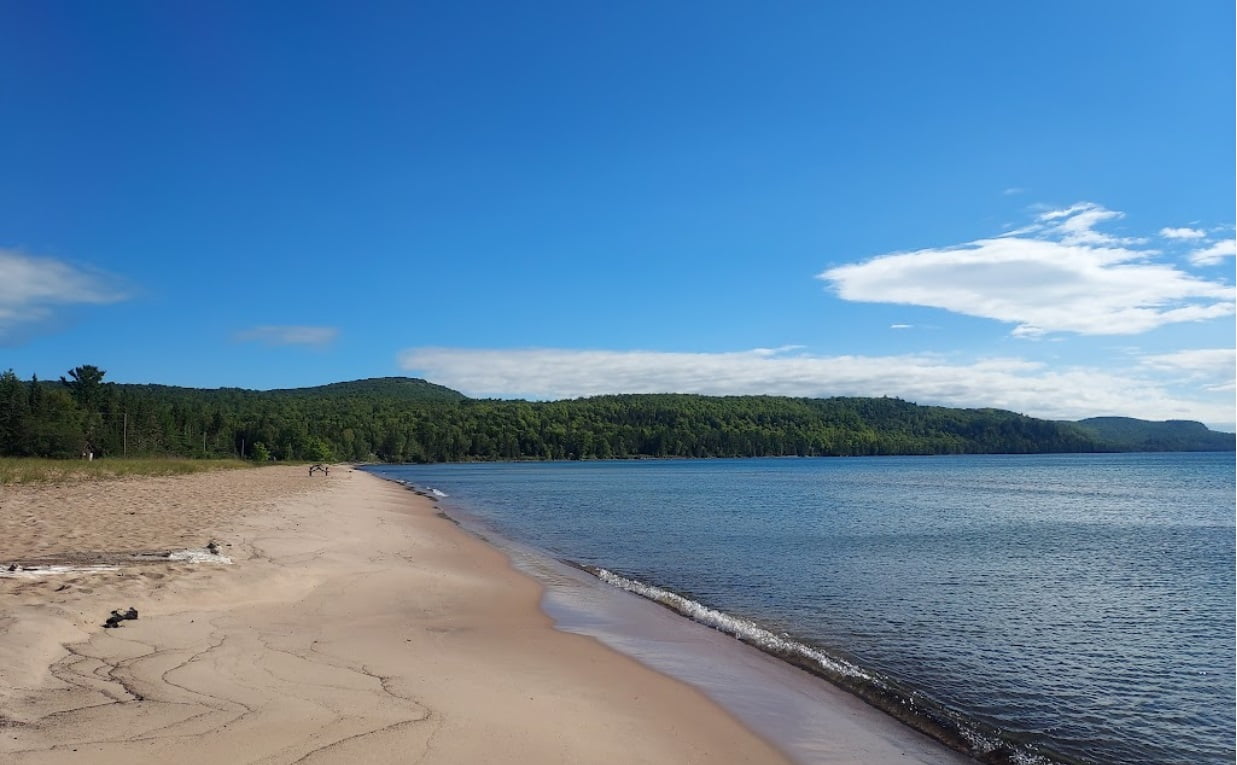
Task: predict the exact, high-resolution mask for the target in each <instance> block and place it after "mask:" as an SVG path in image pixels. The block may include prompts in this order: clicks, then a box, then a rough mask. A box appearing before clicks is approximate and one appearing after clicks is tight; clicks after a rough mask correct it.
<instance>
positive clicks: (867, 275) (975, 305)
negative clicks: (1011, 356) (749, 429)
mask: <svg viewBox="0 0 1237 765" xmlns="http://www.w3.org/2000/svg"><path fill="white" fill-rule="evenodd" d="M1121 217H1122V213H1120V212H1117V211H1113V210H1108V209H1106V208H1104V207H1102V206H1100V205H1097V204H1093V203H1090V202H1081V203H1078V204H1076V205H1073V206H1071V207H1068V208H1064V209H1055V210H1046V211H1043V212H1041V213H1040V214H1039V215H1038V216H1037V217H1036V219H1035V221H1034V222H1033V223H1031V224H1030V225H1028V226H1025V227H1023V228H1020V229H1018V230H1016V231H1011V232H1009V233H1008V234H1005V235H1003V236H1000V237H995V238H990V239H979V240H976V241H973V242H966V243H964V244H958V245H952V246H948V247H940V248H930V249H922V250H914V251H911V252H897V253H888V254H885V255H879V256H877V257H874V258H871V259H869V260H866V261H863V262H860V263H852V264H848V265H843V266H838V267H835V268H830V269H828V270H826V271H824V272H823V273H821V274H820V275H819V277H818V278H820V279H822V280H824V281H826V282H828V283H829V285H830V286H832V288H833V289H834V290H835V291H836V293H837V295H838V296H839V297H841V298H843V299H844V300H853V301H860V302H880V303H899V304H909V305H920V306H929V307H932V308H941V309H944V310H947V311H953V312H955V313H960V314H966V315H969V316H979V317H983V318H988V319H995V320H997V321H1002V322H1008V323H1010V324H1014V325H1015V328H1014V330H1013V334H1014V335H1016V336H1020V337H1036V336H1040V335H1043V334H1045V333H1050V332H1073V333H1077V334H1084V335H1126V334H1137V333H1140V332H1146V331H1148V330H1151V329H1154V328H1156V327H1159V326H1162V325H1165V324H1172V323H1176V322H1190V321H1204V320H1207V319H1214V318H1217V317H1222V316H1228V315H1231V314H1232V313H1233V311H1234V290H1233V287H1232V286H1231V285H1228V284H1225V283H1223V282H1221V281H1216V280H1211V279H1205V278H1202V277H1199V276H1195V275H1193V274H1190V273H1187V272H1186V271H1183V270H1181V269H1180V268H1178V267H1176V266H1174V265H1172V264H1169V263H1164V262H1155V261H1154V257H1155V256H1156V255H1158V253H1157V252H1156V251H1155V250H1150V249H1146V248H1143V247H1142V246H1141V245H1143V244H1144V243H1145V240H1144V239H1142V238H1138V237H1124V236H1115V235H1112V234H1108V233H1105V232H1103V231H1100V230H1097V228H1096V227H1097V226H1099V225H1100V224H1102V223H1105V222H1110V221H1114V220H1117V219H1119V218H1121ZM1230 247H1231V243H1230ZM1204 252H1205V253H1206V254H1204ZM1227 252H1228V251H1224V252H1219V251H1218V250H1217V251H1216V252H1215V253H1213V252H1212V250H1211V249H1209V250H1207V251H1200V253H1197V254H1196V257H1198V258H1200V259H1205V258H1211V257H1217V258H1218V257H1222V256H1223V254H1225V253H1227ZM1217 253H1218V254H1217ZM1229 254H1231V253H1229Z"/></svg>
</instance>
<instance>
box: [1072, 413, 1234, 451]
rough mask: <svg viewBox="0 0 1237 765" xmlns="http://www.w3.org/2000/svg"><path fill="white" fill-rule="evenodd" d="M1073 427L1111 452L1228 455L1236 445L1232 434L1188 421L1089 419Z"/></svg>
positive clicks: (1130, 418)
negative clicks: (1215, 453)
mask: <svg viewBox="0 0 1237 765" xmlns="http://www.w3.org/2000/svg"><path fill="white" fill-rule="evenodd" d="M1075 424H1076V425H1078V427H1080V428H1082V429H1083V430H1084V431H1085V432H1087V433H1088V434H1090V435H1091V436H1092V437H1094V438H1095V440H1096V441H1097V442H1098V443H1099V445H1100V447H1101V448H1105V449H1111V450H1113V451H1122V452H1128V451H1140V452H1220V451H1228V452H1231V451H1234V447H1235V444H1237V437H1234V435H1233V434H1232V433H1220V432H1217V431H1214V430H1209V429H1208V428H1207V426H1206V425H1203V424H1202V423H1201V422H1194V421H1192V420H1166V421H1164V422H1153V421H1151V420H1137V419H1134V418H1133V417H1090V418H1088V419H1085V420H1079V421H1078V422H1077V423H1075Z"/></svg>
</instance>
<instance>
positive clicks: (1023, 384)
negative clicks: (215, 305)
mask: <svg viewBox="0 0 1237 765" xmlns="http://www.w3.org/2000/svg"><path fill="white" fill-rule="evenodd" d="M400 364H401V366H402V367H403V368H404V369H405V370H408V371H415V372H417V373H419V374H422V375H424V376H425V377H427V378H428V379H431V380H434V381H435V382H437V383H441V384H443V385H447V386H450V387H452V388H456V389H458V390H461V391H463V392H465V393H468V394H469V395H474V396H500V397H515V396H521V397H530V398H547V399H559V398H574V397H578V396H591V395H600V394H604V393H670V392H673V393H702V394H712V395H740V394H749V395H757V394H769V395H784V396H808V397H819V396H840V395H856V396H882V395H889V396H898V397H901V398H905V399H908V400H911V401H917V402H919V403H924V404H940V405H947V406H962V407H997V408H1001V409H1010V410H1013V411H1018V412H1023V413H1025V414H1029V415H1033V416H1037V417H1046V418H1053V419H1079V418H1082V417H1090V416H1094V415H1104V414H1109V415H1125V416H1132V417H1144V418H1147V419H1157V420H1160V419H1198V420H1202V421H1204V422H1208V423H1211V424H1220V425H1228V424H1230V423H1232V420H1233V410H1232V406H1231V402H1226V401H1222V400H1216V399H1217V397H1215V396H1212V397H1203V398H1192V397H1188V396H1179V395H1175V394H1173V393H1171V392H1170V391H1169V390H1168V389H1167V388H1166V387H1165V386H1163V385H1161V384H1160V383H1159V382H1157V381H1156V379H1155V377H1154V374H1153V370H1150V369H1143V373H1139V368H1137V367H1134V368H1132V369H1131V370H1127V371H1125V372H1113V371H1105V370H1100V369H1095V368H1087V367H1078V368H1070V369H1050V368H1048V367H1046V366H1044V365H1042V364H1038V363H1035V362H1030V361H1026V360H1024V359H1019V358H990V359H978V360H971V361H966V362H959V361H956V360H951V359H950V358H946V357H943V356H937V355H927V354H914V355H897V356H817V355H811V354H806V353H776V354H770V353H768V352H767V351H759V350H757V351H736V352H730V353H666V352H657V351H607V350H591V351H589V350H568V349H553V348H534V349H513V350H498V349H493V350H487V349H460V348H413V349H410V350H407V351H405V352H403V353H402V354H400Z"/></svg>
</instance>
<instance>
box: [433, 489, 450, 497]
mask: <svg viewBox="0 0 1237 765" xmlns="http://www.w3.org/2000/svg"><path fill="white" fill-rule="evenodd" d="M430 493H431V494H433V495H434V496H435V497H445V496H447V493H446V492H445V491H439V490H438V489H430Z"/></svg>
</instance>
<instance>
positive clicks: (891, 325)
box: [889, 324, 914, 329]
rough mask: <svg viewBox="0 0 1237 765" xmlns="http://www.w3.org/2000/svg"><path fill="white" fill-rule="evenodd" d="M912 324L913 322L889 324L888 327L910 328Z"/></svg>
mask: <svg viewBox="0 0 1237 765" xmlns="http://www.w3.org/2000/svg"><path fill="white" fill-rule="evenodd" d="M913 326H914V325H913V324H890V325H889V328H890V329H911V328H912V327H913Z"/></svg>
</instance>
